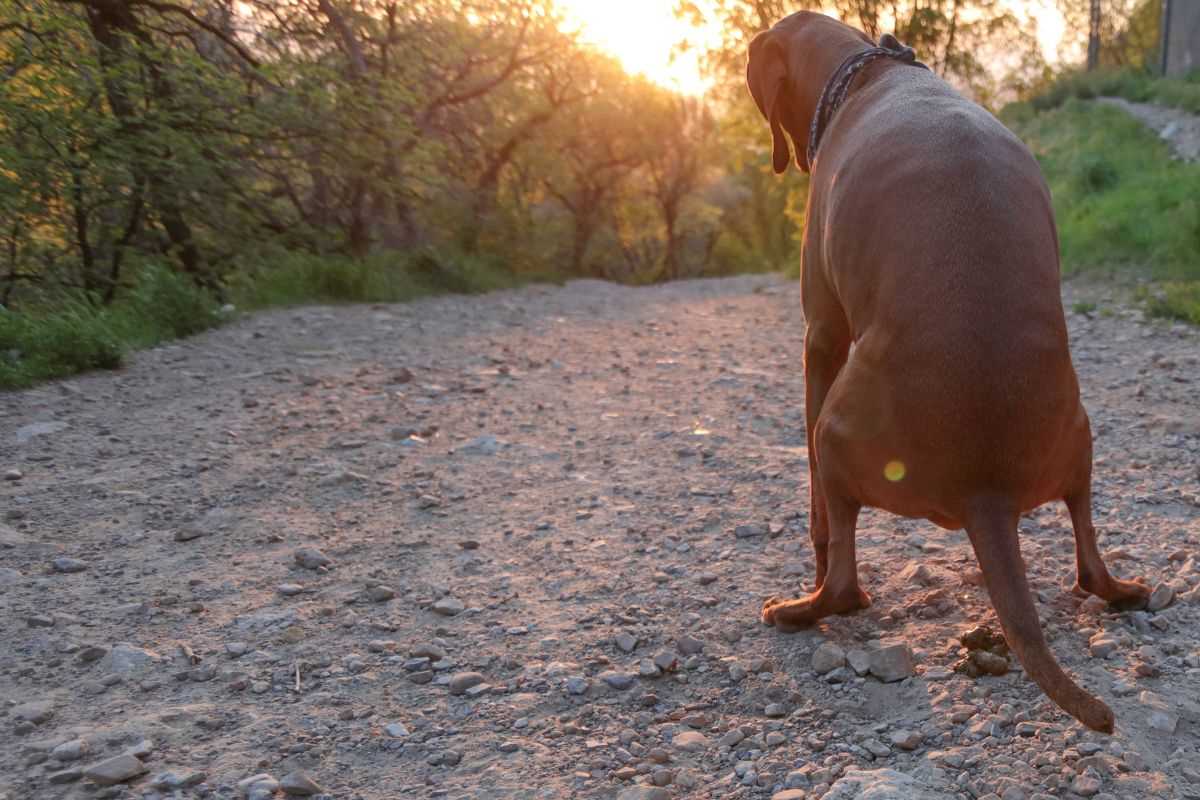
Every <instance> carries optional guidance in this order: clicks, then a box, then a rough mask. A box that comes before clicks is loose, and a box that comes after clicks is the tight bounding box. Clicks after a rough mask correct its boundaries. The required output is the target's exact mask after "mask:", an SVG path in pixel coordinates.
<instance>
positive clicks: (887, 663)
mask: <svg viewBox="0 0 1200 800" xmlns="http://www.w3.org/2000/svg"><path fill="white" fill-rule="evenodd" d="M869 655H870V667H869V669H870V673H871V674H872V675H874V676H875V677H876V678H879V680H881V681H883V682H884V683H892V682H894V681H900V680H904V679H905V678H908V677H910V676H911V675H913V673H914V666H913V657H912V650H910V649H909V647H908V645H907V644H890V645H884V646H882V647H880V648H879V649H877V650H872V651H871V652H870V654H869Z"/></svg>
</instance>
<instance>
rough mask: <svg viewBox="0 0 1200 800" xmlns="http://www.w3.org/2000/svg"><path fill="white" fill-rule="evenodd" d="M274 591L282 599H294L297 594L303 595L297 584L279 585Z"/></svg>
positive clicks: (302, 588) (301, 588) (302, 589)
mask: <svg viewBox="0 0 1200 800" xmlns="http://www.w3.org/2000/svg"><path fill="white" fill-rule="evenodd" d="M275 591H277V592H279V593H280V594H281V595H283V596H284V597H295V596H296V595H298V594H303V593H304V587H303V586H301V585H300V584H298V583H281V584H279V585H278V586H276V587H275Z"/></svg>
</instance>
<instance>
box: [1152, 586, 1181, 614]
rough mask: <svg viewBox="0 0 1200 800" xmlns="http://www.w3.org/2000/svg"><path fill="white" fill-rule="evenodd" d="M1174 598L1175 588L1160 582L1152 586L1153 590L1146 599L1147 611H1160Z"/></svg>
mask: <svg viewBox="0 0 1200 800" xmlns="http://www.w3.org/2000/svg"><path fill="white" fill-rule="evenodd" d="M1174 599H1175V590H1174V589H1172V588H1171V586H1170V584H1166V583H1160V584H1159V585H1158V586H1155V587H1154V591H1153V592H1151V593H1150V599H1149V600H1147V601H1146V610H1147V611H1162V610H1163V609H1164V608H1166V607H1167V606H1169V605H1171V601H1172V600H1174Z"/></svg>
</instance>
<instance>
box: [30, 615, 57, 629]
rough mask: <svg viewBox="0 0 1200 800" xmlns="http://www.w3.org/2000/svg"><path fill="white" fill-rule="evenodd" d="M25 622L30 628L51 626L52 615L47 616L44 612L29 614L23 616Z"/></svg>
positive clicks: (52, 624) (52, 625) (52, 623)
mask: <svg viewBox="0 0 1200 800" xmlns="http://www.w3.org/2000/svg"><path fill="white" fill-rule="evenodd" d="M25 624H26V625H28V626H29V627H31V628H53V627H54V617H47V616H45V615H44V614H29V615H28V616H26V617H25Z"/></svg>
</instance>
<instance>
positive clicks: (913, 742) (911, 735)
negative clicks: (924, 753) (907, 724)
mask: <svg viewBox="0 0 1200 800" xmlns="http://www.w3.org/2000/svg"><path fill="white" fill-rule="evenodd" d="M891 740H892V744H893V745H895V746H896V747H899V748H900V749H901V750H916V749H917V748H918V747H920V746H921V742H923V741H924V740H925V737H924V736H923V735H922V734H921V733H920V732H919V731H910V730H907V729H906V728H900V729H899V730H895V731H892V735H891Z"/></svg>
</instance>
